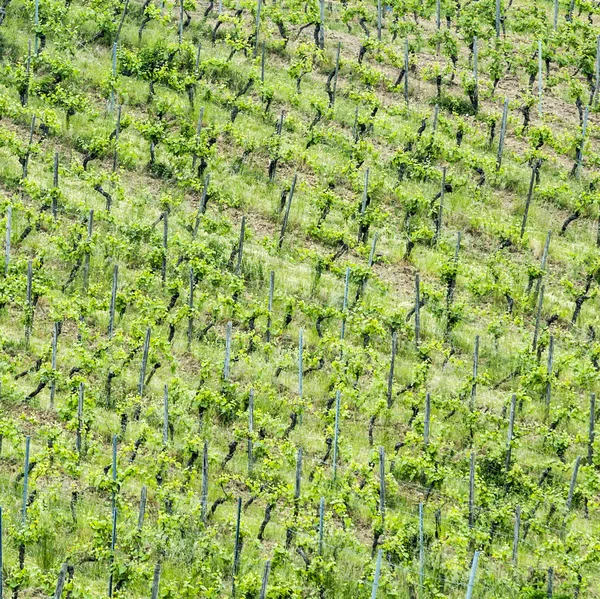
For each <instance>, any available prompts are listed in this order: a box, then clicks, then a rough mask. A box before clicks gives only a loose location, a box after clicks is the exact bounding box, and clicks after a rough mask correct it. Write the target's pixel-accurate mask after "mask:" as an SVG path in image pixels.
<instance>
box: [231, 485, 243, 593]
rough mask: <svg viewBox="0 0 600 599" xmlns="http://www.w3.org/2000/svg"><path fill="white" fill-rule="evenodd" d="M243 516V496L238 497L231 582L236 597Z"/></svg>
mask: <svg viewBox="0 0 600 599" xmlns="http://www.w3.org/2000/svg"><path fill="white" fill-rule="evenodd" d="M241 518H242V498H241V497H238V500H237V512H236V517H235V546H234V549H233V572H232V583H231V595H232V596H233V597H235V582H236V577H237V573H238V569H239V565H240V520H241Z"/></svg>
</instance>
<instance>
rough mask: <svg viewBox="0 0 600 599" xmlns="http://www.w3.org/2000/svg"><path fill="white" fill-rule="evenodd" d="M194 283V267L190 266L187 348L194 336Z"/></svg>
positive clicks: (189, 346)
mask: <svg viewBox="0 0 600 599" xmlns="http://www.w3.org/2000/svg"><path fill="white" fill-rule="evenodd" d="M195 284H196V278H195V275H194V269H193V268H192V267H191V266H190V291H189V296H188V310H189V316H188V335H187V337H188V350H189V349H190V348H191V346H192V339H193V338H194V285H195Z"/></svg>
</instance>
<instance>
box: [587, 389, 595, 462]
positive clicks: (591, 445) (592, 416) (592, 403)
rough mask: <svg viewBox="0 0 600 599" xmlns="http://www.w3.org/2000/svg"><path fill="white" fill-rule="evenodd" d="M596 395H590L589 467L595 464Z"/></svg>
mask: <svg viewBox="0 0 600 599" xmlns="http://www.w3.org/2000/svg"><path fill="white" fill-rule="evenodd" d="M595 428H596V394H595V393H590V426H589V431H588V466H593V464H594V439H595V437H596V433H595Z"/></svg>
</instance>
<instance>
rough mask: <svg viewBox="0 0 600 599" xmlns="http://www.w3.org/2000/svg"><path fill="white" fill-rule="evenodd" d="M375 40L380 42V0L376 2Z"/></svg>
mask: <svg viewBox="0 0 600 599" xmlns="http://www.w3.org/2000/svg"><path fill="white" fill-rule="evenodd" d="M321 1H322V0H321ZM377 40H378V41H381V0H377Z"/></svg>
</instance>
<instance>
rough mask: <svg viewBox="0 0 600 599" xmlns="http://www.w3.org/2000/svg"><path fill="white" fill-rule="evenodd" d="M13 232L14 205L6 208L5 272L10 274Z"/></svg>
mask: <svg viewBox="0 0 600 599" xmlns="http://www.w3.org/2000/svg"><path fill="white" fill-rule="evenodd" d="M11 233H12V206H11V205H10V204H9V205H8V207H7V208H6V243H5V246H4V274H5V275H8V267H9V266H10V237H11Z"/></svg>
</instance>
